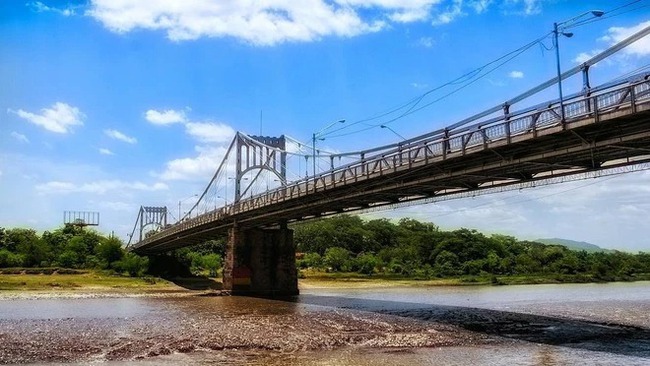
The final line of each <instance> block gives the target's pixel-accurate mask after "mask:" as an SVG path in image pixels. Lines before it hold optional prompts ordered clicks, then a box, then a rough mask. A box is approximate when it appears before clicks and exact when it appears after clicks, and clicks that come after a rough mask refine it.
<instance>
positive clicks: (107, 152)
mask: <svg viewBox="0 0 650 366" xmlns="http://www.w3.org/2000/svg"><path fill="white" fill-rule="evenodd" d="M99 153H100V154H102V155H115V153H113V152H112V151H111V150H109V149H105V148H103V147H101V148H99Z"/></svg>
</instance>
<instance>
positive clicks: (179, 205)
mask: <svg viewBox="0 0 650 366" xmlns="http://www.w3.org/2000/svg"><path fill="white" fill-rule="evenodd" d="M198 196H199V195H198V194H197V193H195V194H193V195H191V196H189V197H186V198H183V199H182V200H179V201H178V222H181V218H182V217H181V204H182V203H183V202H185V201H187V200H189V199H190V198H194V197H198Z"/></svg>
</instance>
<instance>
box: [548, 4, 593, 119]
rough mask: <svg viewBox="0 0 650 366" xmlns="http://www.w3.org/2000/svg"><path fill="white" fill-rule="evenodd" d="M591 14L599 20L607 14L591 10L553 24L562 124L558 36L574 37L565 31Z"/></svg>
mask: <svg viewBox="0 0 650 366" xmlns="http://www.w3.org/2000/svg"><path fill="white" fill-rule="evenodd" d="M588 14H591V15H592V16H593V17H595V18H598V17H601V16H602V15H603V14H605V12H604V11H602V10H590V11H586V12H584V13H582V14H580V15H577V16H575V17H573V18H571V19H569V20H565V21H563V22H559V23H553V41H554V43H555V64H556V66H557V87H558V91H559V93H560V118H561V121H562V123H564V121H565V116H564V97H563V95H562V72H561V71H560V43H559V42H558V36H559V35H560V34H561V35H563V36H565V37H567V38H571V37H573V33H571V32H565V31H564V30H565V29H566V28H567V27H569V26H570V25H572V23H573V22H575V21H576V20H578V19H580V18H582V17H583V16H585V15H588Z"/></svg>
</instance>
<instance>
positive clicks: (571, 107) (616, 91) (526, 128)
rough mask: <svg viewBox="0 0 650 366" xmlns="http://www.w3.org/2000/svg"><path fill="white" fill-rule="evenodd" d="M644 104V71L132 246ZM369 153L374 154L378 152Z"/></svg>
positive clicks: (648, 84) (647, 87)
mask: <svg viewBox="0 0 650 366" xmlns="http://www.w3.org/2000/svg"><path fill="white" fill-rule="evenodd" d="M648 100H650V74H647V73H646V74H641V75H636V76H635V77H633V78H630V79H627V80H624V81H620V82H616V83H610V84H606V85H604V86H601V87H599V88H595V89H591V91H590V92H589V93H588V94H575V95H572V96H569V97H567V98H566V99H565V102H564V103H563V104H562V106H560V104H559V102H558V101H552V102H551V103H546V104H541V105H538V106H535V107H531V108H528V109H525V110H522V111H518V112H515V113H508V112H507V109H506V113H505V114H504V115H503V116H498V117H495V118H492V119H489V120H486V121H480V122H478V123H476V124H474V125H471V126H467V127H464V128H462V129H458V130H454V131H445V132H444V133H442V134H440V135H437V136H427V137H426V138H423V139H421V140H417V139H412V140H409V142H408V143H404V144H397V145H393V146H392V147H391V148H389V149H387V150H385V151H380V152H379V153H377V154H375V155H373V156H370V157H367V158H364V159H361V160H359V161H357V162H354V163H350V164H347V165H343V166H339V167H336V168H334V169H332V170H329V171H326V172H323V173H321V174H318V175H316V176H314V177H310V178H308V179H304V180H300V181H296V182H293V183H290V184H288V185H286V186H281V187H279V188H276V189H273V190H269V191H267V192H264V193H262V194H259V195H256V196H253V197H251V198H248V199H244V200H242V201H240V202H238V203H234V204H231V205H228V206H225V207H222V208H219V209H216V210H213V211H210V212H207V213H204V214H201V215H198V216H196V217H194V218H190V219H187V220H185V221H183V222H181V223H179V224H176V225H172V226H171V227H169V228H168V229H165V230H163V231H161V232H159V233H156V234H154V235H152V236H150V237H149V238H146V239H144V240H143V241H141V242H140V243H137V244H136V245H135V247H138V246H140V245H143V244H145V243H147V242H150V241H155V240H157V239H159V238H162V237H166V236H173V235H175V234H178V233H181V232H184V231H186V230H189V229H192V228H197V227H202V226H204V225H205V224H208V223H212V222H215V221H219V220H222V219H224V218H226V217H229V216H231V215H234V214H240V213H244V212H247V211H250V210H255V209H258V208H262V207H265V206H268V205H272V204H276V203H280V202H283V201H287V200H292V199H296V198H299V197H303V196H306V195H310V194H319V193H322V191H323V190H324V188H325V187H328V188H329V187H336V186H339V185H346V184H350V183H354V182H357V181H359V180H363V179H369V178H375V177H378V176H382V175H384V174H389V173H394V172H397V171H399V170H401V169H406V168H408V167H410V166H411V165H412V164H415V163H420V162H422V161H425V162H427V163H428V162H429V161H431V162H433V161H442V160H445V159H446V158H447V157H448V156H450V155H451V156H454V157H455V156H462V155H465V154H466V153H468V152H471V151H473V150H475V149H476V148H479V149H481V147H485V146H487V144H491V143H494V142H498V141H503V142H505V143H510V142H511V140H512V139H513V138H518V137H519V136H524V135H530V134H533V136H536V134H537V133H539V132H540V131H543V130H545V129H548V128H551V127H554V126H558V125H561V124H563V123H566V124H571V123H572V122H573V121H575V120H579V119H582V118H585V117H593V118H598V116H599V115H600V114H602V113H606V112H610V111H613V110H616V109H622V108H632V110H635V108H636V106H637V104H639V103H641V102H646V101H648ZM560 108H564V114H565V120H564V121H562V118H561V113H560ZM373 150H375V151H376V149H373ZM319 189H320V190H319ZM324 198H326V196H324Z"/></svg>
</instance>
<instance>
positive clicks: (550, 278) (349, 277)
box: [299, 270, 650, 289]
mask: <svg viewBox="0 0 650 366" xmlns="http://www.w3.org/2000/svg"><path fill="white" fill-rule="evenodd" d="M633 281H650V273H648V274H642V275H636V276H633V277H632V276H629V277H613V278H597V277H595V276H592V275H584V274H581V275H567V274H538V275H524V276H516V275H509V276H494V275H484V276H461V277H451V278H436V279H424V278H409V277H405V276H399V275H392V274H373V275H364V274H359V273H356V272H331V273H328V272H323V271H314V270H303V271H301V279H300V280H299V284H300V287H301V288H307V289H310V288H364V287H372V288H378V287H426V286H478V285H482V286H485V285H495V286H500V285H537V284H561V283H604V282H633Z"/></svg>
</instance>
